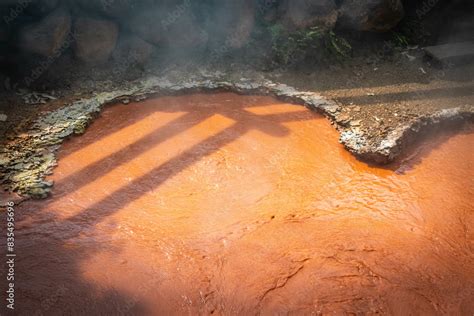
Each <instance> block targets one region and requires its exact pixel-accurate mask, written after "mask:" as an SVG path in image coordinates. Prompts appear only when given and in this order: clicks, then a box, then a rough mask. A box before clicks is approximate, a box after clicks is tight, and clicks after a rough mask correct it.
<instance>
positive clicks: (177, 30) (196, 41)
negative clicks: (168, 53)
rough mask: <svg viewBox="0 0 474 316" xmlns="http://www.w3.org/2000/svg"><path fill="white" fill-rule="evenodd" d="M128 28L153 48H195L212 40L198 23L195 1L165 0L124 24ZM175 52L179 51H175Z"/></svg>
mask: <svg viewBox="0 0 474 316" xmlns="http://www.w3.org/2000/svg"><path fill="white" fill-rule="evenodd" d="M124 27H125V29H127V30H128V31H129V32H131V33H133V34H136V35H137V36H138V37H140V38H142V39H143V40H145V41H147V42H149V43H151V44H153V45H159V46H161V47H164V48H171V49H189V48H195V47H198V46H202V45H204V44H205V43H207V39H208V34H207V33H206V32H205V31H204V29H203V28H201V27H200V26H199V25H198V23H197V20H196V17H195V15H194V13H193V3H192V2H191V0H184V1H183V2H178V3H175V2H173V1H171V2H170V1H163V2H160V4H159V5H155V6H151V7H149V8H147V9H146V10H138V11H137V12H135V13H133V14H132V16H131V17H130V18H129V19H128V20H127V21H125V22H124ZM175 52H178V51H177V50H173V53H175ZM181 52H183V51H180V53H181Z"/></svg>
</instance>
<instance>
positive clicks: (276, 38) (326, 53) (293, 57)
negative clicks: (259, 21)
mask: <svg viewBox="0 0 474 316" xmlns="http://www.w3.org/2000/svg"><path fill="white" fill-rule="evenodd" d="M268 31H269V34H270V38H271V42H272V55H273V62H274V63H275V64H283V65H287V64H290V63H292V62H294V61H301V60H304V59H312V60H316V61H321V60H323V59H337V60H340V59H343V58H347V57H348V56H349V55H350V52H351V50H352V47H351V45H350V44H349V42H347V40H345V39H344V38H342V37H340V36H338V35H336V34H335V33H334V32H333V31H326V30H323V29H321V28H319V27H316V26H315V27H310V28H307V29H304V30H299V31H296V32H292V33H287V31H286V30H285V28H284V27H283V26H282V25H280V24H274V25H271V26H269V30H268Z"/></svg>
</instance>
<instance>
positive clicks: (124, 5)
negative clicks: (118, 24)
mask: <svg viewBox="0 0 474 316" xmlns="http://www.w3.org/2000/svg"><path fill="white" fill-rule="evenodd" d="M75 4H76V5H77V6H79V7H80V8H81V9H82V10H85V11H89V12H91V13H99V14H102V15H104V16H106V17H110V18H114V19H124V18H126V17H128V15H129V14H130V12H132V11H134V10H137V9H138V7H139V4H142V5H143V6H146V7H149V6H150V5H152V1H149V0H142V1H130V0H101V1H97V0H76V1H75Z"/></svg>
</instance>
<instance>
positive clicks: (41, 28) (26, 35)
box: [18, 8, 71, 57]
mask: <svg viewBox="0 0 474 316" xmlns="http://www.w3.org/2000/svg"><path fill="white" fill-rule="evenodd" d="M70 30H71V16H70V14H69V12H68V11H67V10H66V9H64V8H59V9H56V10H55V11H53V12H52V13H51V14H49V15H47V16H46V17H44V18H43V19H42V20H41V21H39V22H37V23H32V24H28V25H26V26H24V27H23V28H21V29H20V31H19V35H18V38H19V43H18V44H19V47H20V48H21V49H22V50H23V51H24V52H28V53H34V54H38V55H41V56H46V57H49V56H51V55H53V54H54V53H55V52H56V51H57V50H58V49H59V48H60V47H61V46H62V45H63V43H64V41H65V40H66V38H67V36H68V35H69V34H70Z"/></svg>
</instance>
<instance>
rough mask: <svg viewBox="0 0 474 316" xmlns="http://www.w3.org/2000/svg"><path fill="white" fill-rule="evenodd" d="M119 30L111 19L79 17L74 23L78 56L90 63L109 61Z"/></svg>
mask: <svg viewBox="0 0 474 316" xmlns="http://www.w3.org/2000/svg"><path fill="white" fill-rule="evenodd" d="M118 31H119V30H118V26H117V24H116V23H114V22H113V21H110V20H105V19H97V18H89V17H80V18H78V19H77V20H76V22H75V25H74V34H75V37H76V41H75V54H76V57H77V58H79V60H81V61H83V62H86V63H90V64H98V63H103V62H105V61H107V60H108V59H109V57H110V56H111V54H112V52H113V51H114V49H115V45H116V44H117V38H118Z"/></svg>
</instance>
